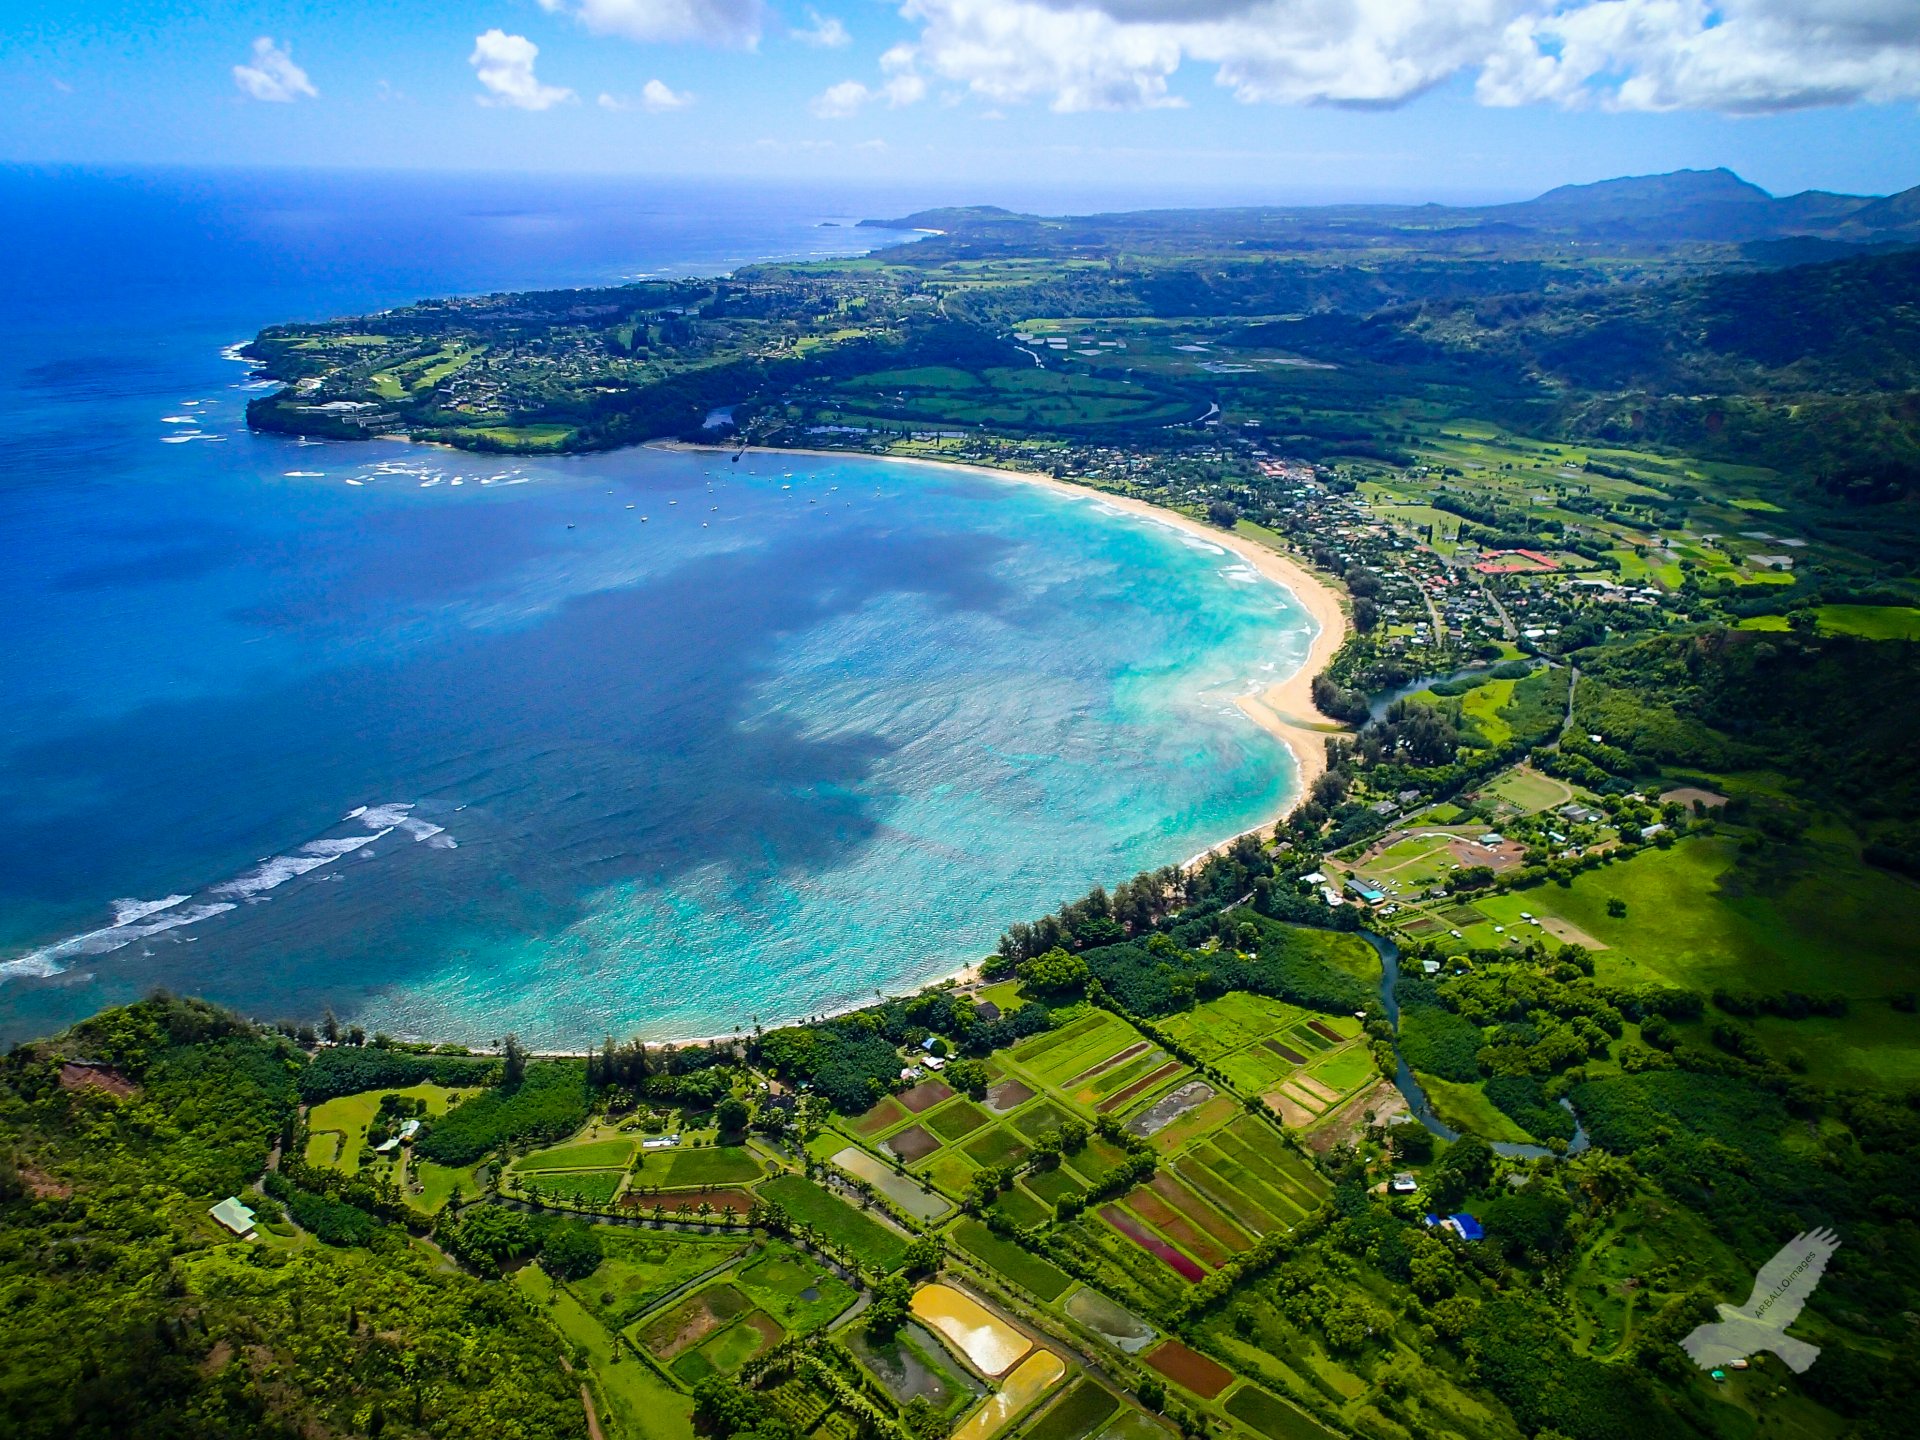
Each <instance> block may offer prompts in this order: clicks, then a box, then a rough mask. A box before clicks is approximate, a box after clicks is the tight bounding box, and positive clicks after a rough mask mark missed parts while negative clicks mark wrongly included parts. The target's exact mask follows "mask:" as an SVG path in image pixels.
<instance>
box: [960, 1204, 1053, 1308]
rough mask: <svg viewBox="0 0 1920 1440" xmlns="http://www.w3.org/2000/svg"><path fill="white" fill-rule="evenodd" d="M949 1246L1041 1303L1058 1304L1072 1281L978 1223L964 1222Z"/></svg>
mask: <svg viewBox="0 0 1920 1440" xmlns="http://www.w3.org/2000/svg"><path fill="white" fill-rule="evenodd" d="M952 1236H953V1242H954V1244H956V1245H958V1246H959V1247H960V1248H961V1249H962V1250H964V1251H966V1252H967V1253H968V1254H969V1255H971V1256H973V1258H974V1259H976V1260H978V1261H979V1262H980V1263H981V1264H983V1265H985V1266H986V1267H987V1268H988V1269H989V1270H993V1271H996V1272H998V1273H999V1274H1001V1275H1003V1276H1005V1277H1006V1278H1007V1279H1009V1280H1011V1281H1013V1283H1014V1284H1016V1285H1018V1286H1019V1287H1020V1288H1021V1289H1023V1290H1026V1291H1028V1292H1029V1293H1030V1294H1033V1295H1036V1296H1038V1297H1039V1298H1040V1299H1041V1300H1044V1301H1053V1300H1058V1299H1059V1298H1060V1297H1061V1296H1062V1295H1064V1294H1066V1293H1067V1291H1068V1290H1070V1289H1072V1288H1073V1280H1072V1277H1070V1276H1068V1275H1067V1274H1065V1273H1064V1272H1063V1271H1061V1270H1059V1269H1056V1268H1055V1267H1054V1266H1053V1265H1051V1264H1049V1263H1048V1262H1047V1261H1045V1260H1042V1259H1041V1258H1040V1257H1039V1256H1038V1255H1033V1254H1029V1253H1028V1252H1027V1251H1026V1250H1023V1249H1021V1247H1020V1246H1018V1245H1016V1244H1014V1243H1013V1241H1011V1240H1003V1239H1002V1238H1001V1237H1000V1236H998V1235H996V1234H994V1233H993V1232H992V1231H991V1230H989V1229H988V1228H987V1227H986V1226H985V1225H982V1224H981V1223H980V1222H979V1221H978V1220H974V1219H971V1218H969V1219H965V1220H962V1221H961V1222H960V1223H959V1224H958V1225H956V1226H954V1227H953V1231H952Z"/></svg>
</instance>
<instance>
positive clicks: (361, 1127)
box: [307, 1085, 474, 1175]
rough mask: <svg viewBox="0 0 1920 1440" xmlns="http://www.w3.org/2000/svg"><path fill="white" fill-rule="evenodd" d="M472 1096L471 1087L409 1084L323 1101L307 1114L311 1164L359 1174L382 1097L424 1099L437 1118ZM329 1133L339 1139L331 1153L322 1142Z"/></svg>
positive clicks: (431, 1114)
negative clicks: (393, 1096) (456, 1103)
mask: <svg viewBox="0 0 1920 1440" xmlns="http://www.w3.org/2000/svg"><path fill="white" fill-rule="evenodd" d="M473 1093H474V1091H473V1090H472V1089H471V1088H469V1089H465V1090H458V1089H449V1088H448V1087H446V1086H445V1085H409V1086H406V1087H405V1088H404V1089H384V1090H362V1091H361V1092H360V1093H359V1094H358V1095H341V1096H338V1097H336V1098H335V1099H332V1100H324V1101H322V1102H321V1103H320V1104H318V1105H315V1106H314V1107H313V1108H312V1109H311V1110H310V1111H308V1112H307V1131H308V1134H309V1135H310V1137H311V1139H310V1140H309V1142H308V1145H307V1160H308V1163H310V1164H314V1165H327V1166H331V1167H332V1168H334V1169H337V1170H344V1171H346V1172H347V1173H348V1174H349V1175H351V1174H353V1173H354V1172H355V1171H357V1170H358V1169H359V1168H360V1163H361V1160H362V1158H363V1157H362V1151H363V1149H364V1145H365V1140H366V1133H367V1126H368V1125H370V1124H372V1123H373V1117H374V1116H375V1115H376V1114H378V1113H379V1110H380V1097H381V1096H382V1095H399V1096H402V1097H404V1098H405V1099H408V1100H424V1101H426V1102H427V1114H428V1115H429V1116H435V1115H444V1114H446V1113H447V1110H448V1107H449V1106H450V1105H451V1104H452V1103H453V1101H454V1100H455V1099H456V1098H457V1097H465V1096H468V1095H471V1094H473ZM328 1133H331V1134H333V1135H337V1136H339V1137H340V1138H339V1140H338V1141H337V1142H334V1145H333V1148H332V1149H331V1150H330V1149H329V1148H328V1146H327V1143H326V1142H325V1141H324V1140H323V1136H324V1135H325V1134H328Z"/></svg>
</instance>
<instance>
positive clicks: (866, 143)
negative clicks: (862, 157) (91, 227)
mask: <svg viewBox="0 0 1920 1440" xmlns="http://www.w3.org/2000/svg"><path fill="white" fill-rule="evenodd" d="M853 148H854V149H856V150H865V151H867V152H868V153H869V154H873V155H878V154H879V153H880V152H881V151H882V150H885V149H886V148H887V142H886V141H884V140H878V139H875V140H862V141H861V142H860V143H859V144H858V145H856V146H854V147H853Z"/></svg>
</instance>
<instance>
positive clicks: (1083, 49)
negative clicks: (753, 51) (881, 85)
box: [836, 0, 1920, 113]
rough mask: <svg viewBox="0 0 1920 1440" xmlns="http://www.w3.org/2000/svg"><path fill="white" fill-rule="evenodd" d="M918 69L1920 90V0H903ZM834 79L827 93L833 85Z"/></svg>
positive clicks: (1018, 98) (1113, 82)
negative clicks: (1195, 70) (1185, 69)
mask: <svg viewBox="0 0 1920 1440" xmlns="http://www.w3.org/2000/svg"><path fill="white" fill-rule="evenodd" d="M897 3H899V5H900V10H901V13H902V14H903V15H904V16H905V17H906V18H907V19H908V20H909V21H910V22H912V23H913V24H915V25H916V26H917V27H918V34H917V36H916V38H915V40H914V43H913V46H912V53H913V55H914V58H915V60H916V62H917V64H918V65H919V66H920V67H921V68H922V69H923V70H925V71H926V72H928V73H930V74H933V75H936V76H938V77H939V78H941V79H943V80H946V81H950V82H952V83H955V84H958V85H961V86H964V87H965V88H966V89H967V90H969V91H971V92H972V93H974V94H975V95H978V96H980V97H982V98H983V99H985V100H987V101H990V102H993V103H996V104H998V103H1031V102H1043V103H1047V104H1050V105H1052V107H1053V108H1054V109H1056V110H1115V109H1144V108H1152V107H1156V106H1166V105H1174V104H1178V103H1180V102H1179V100H1178V98H1177V97H1176V96H1175V95H1174V94H1173V93H1172V90H1171V83H1170V82H1171V80H1172V77H1173V76H1174V75H1175V74H1176V73H1177V72H1178V71H1179V70H1180V68H1181V66H1182V65H1183V64H1185V63H1188V62H1191V63H1193V64H1196V65H1199V66H1203V67H1208V68H1210V69H1211V72H1212V79H1213V81H1214V83H1216V84H1218V85H1221V86H1224V87H1226V88H1227V89H1229V90H1231V91H1232V92H1233V94H1234V96H1235V97H1236V98H1237V99H1239V100H1242V101H1245V102H1247V103H1261V102H1271V103H1282V104H1332V105H1350V106H1388V105H1398V104H1401V103H1403V102H1405V101H1407V100H1410V99H1412V98H1413V97H1415V96H1417V95H1419V94H1421V93H1422V92H1424V91H1426V90H1429V89H1431V88H1433V87H1434V86H1436V85H1439V84H1441V83H1443V82H1444V81H1446V80H1449V79H1451V78H1452V77H1454V76H1456V75H1461V74H1470V75H1473V76H1475V77H1476V93H1477V95H1478V97H1479V99H1480V100H1481V102H1482V103H1484V104H1488V105H1526V104H1537V103H1551V104H1558V105H1564V106H1569V107H1574V106H1588V105H1597V106H1604V107H1607V108H1611V109H1620V110H1676V109H1710V110H1720V111H1726V112H1733V113H1744V112H1763V111H1772V110H1784V109H1793V108H1798V107H1804V106H1810V105H1834V104H1847V103H1853V102H1860V101H1866V102H1886V101H1901V100H1913V99H1920V17H1917V16H1916V6H1915V3H1914V0H897ZM836 88H838V87H836Z"/></svg>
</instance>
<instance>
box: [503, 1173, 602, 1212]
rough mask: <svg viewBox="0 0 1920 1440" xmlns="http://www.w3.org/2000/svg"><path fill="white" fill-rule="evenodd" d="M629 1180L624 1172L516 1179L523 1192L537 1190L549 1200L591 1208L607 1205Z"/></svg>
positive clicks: (560, 1174)
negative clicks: (558, 1199)
mask: <svg viewBox="0 0 1920 1440" xmlns="http://www.w3.org/2000/svg"><path fill="white" fill-rule="evenodd" d="M626 1178H627V1172H626V1171H624V1170H555V1171H542V1172H540V1173H537V1174H533V1175H517V1176H515V1177H514V1179H515V1183H516V1184H517V1185H518V1186H519V1188H520V1189H522V1190H527V1191H531V1190H534V1189H535V1188H537V1189H538V1190H539V1192H540V1194H541V1195H542V1196H543V1197H546V1198H562V1197H564V1198H567V1199H572V1200H584V1201H586V1202H587V1203H588V1204H590V1205H605V1204H607V1203H608V1202H609V1201H611V1200H612V1199H613V1197H614V1196H615V1195H617V1194H619V1193H620V1183H621V1181H623V1180H625V1179H626Z"/></svg>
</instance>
